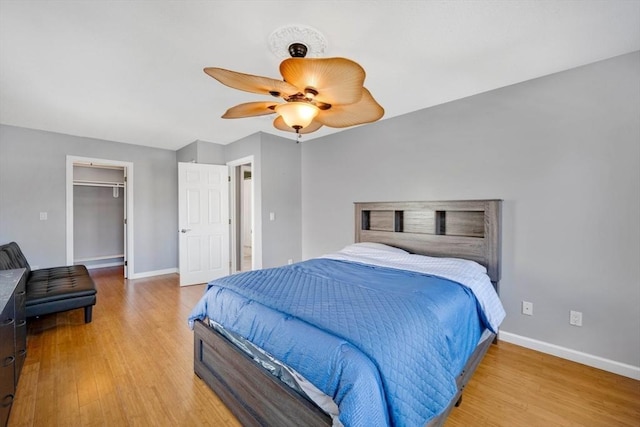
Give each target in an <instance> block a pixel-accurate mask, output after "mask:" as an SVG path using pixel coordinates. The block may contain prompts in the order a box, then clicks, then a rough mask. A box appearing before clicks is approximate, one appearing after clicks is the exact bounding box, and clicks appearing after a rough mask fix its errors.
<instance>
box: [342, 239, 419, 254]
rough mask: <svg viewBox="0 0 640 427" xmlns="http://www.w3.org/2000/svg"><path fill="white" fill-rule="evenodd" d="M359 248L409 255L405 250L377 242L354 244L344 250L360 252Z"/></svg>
mask: <svg viewBox="0 0 640 427" xmlns="http://www.w3.org/2000/svg"><path fill="white" fill-rule="evenodd" d="M358 248H367V249H378V250H380V251H385V252H392V253H397V254H408V253H409V252H407V251H405V250H404V249H400V248H396V247H395V246H389V245H385V244H383V243H376V242H360V243H353V244H351V245H348V246H346V247H345V248H344V249H343V250H345V249H346V250H352V251H354V252H357V251H358Z"/></svg>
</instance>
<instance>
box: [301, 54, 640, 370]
mask: <svg viewBox="0 0 640 427" xmlns="http://www.w3.org/2000/svg"><path fill="white" fill-rule="evenodd" d="M639 76H640V53H634V54H629V55H624V56H621V57H617V58H613V59H611V60H608V61H603V62H599V63H596V64H592V65H588V66H585V67H581V68H577V69H574V70H569V71H566V72H563V73H558V74H555V75H551V76H547V77H543V78H539V79H536V80H532V81H528V82H524V83H521V84H517V85H513V86H509V87H505V88H502V89H499V90H495V91H491V92H487V93H484V94H480V95H476V96H473V97H469V98H465V99H461V100H458V101H455V102H451V103H448V104H444V105H440V106H436V107H433V108H428V109H425V110H422V111H418V112H415V113H413V114H408V115H405V116H401V117H398V118H393V119H387V120H383V121H381V122H378V123H375V124H371V125H367V126H362V127H359V128H355V129H351V130H348V131H345V132H341V133H338V134H335V135H331V136H328V137H325V138H321V139H316V140H311V141H307V142H304V143H303V150H302V180H303V185H302V194H303V196H302V218H303V225H302V235H303V248H302V249H303V257H305V258H309V257H312V256H317V255H320V254H322V253H325V252H328V251H332V250H335V249H339V248H341V247H342V246H343V245H345V244H348V243H350V242H352V241H353V235H354V230H353V202H355V201H396V200H451V199H482V198H499V199H504V205H503V271H502V273H503V274H502V281H501V298H502V300H503V302H504V305H505V308H506V310H507V318H506V320H505V322H504V324H503V330H504V331H508V332H510V333H512V334H517V335H520V336H524V337H529V338H533V339H536V340H540V341H543V342H546V343H551V344H555V345H558V346H563V347H566V348H569V349H573V350H576V351H579V352H585V353H588V354H590V355H595V356H598V357H602V358H606V359H609V360H612V361H617V362H620V363H623V364H629V365H632V366H635V367H640V334H639V333H638V331H639V330H640V262H639V261H640V78H639ZM434 84H437V82H434ZM415 95H416V94H412V96H415ZM522 300H527V301H530V302H533V304H534V316H532V317H529V316H524V315H521V314H520V303H521V301H522ZM570 310H578V311H582V312H583V316H584V318H583V322H584V326H583V327H575V326H571V325H569V311H570Z"/></svg>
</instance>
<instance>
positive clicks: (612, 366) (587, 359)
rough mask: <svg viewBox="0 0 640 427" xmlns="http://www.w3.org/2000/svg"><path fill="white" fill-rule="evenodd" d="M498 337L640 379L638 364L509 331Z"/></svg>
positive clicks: (502, 332)
mask: <svg viewBox="0 0 640 427" xmlns="http://www.w3.org/2000/svg"><path fill="white" fill-rule="evenodd" d="M498 337H499V339H500V340H502V341H506V342H508V343H511V344H516V345H519V346H521V347H525V348H530V349H531V350H537V351H540V352H542V353H546V354H551V355H553V356H557V357H561V358H563V359H567V360H571V361H572V362H577V363H582V364H583V365H587V366H591V367H594V368H598V369H602V370H604V371H608V372H613V373H614V374H618V375H622V376H625V377H629V378H633V379H634V380H640V366H633V365H628V364H626V363H621V362H616V361H615V360H610V359H605V358H604V357H600V356H594V355H592V354H587V353H583V352H581V351H577V350H572V349H570V348H566V347H561V346H559V345H555V344H550V343H548V342H544V341H538V340H535V339H533V338H527V337H523V336H521V335H516V334H512V333H510V332H505V331H500V332H499V335H498Z"/></svg>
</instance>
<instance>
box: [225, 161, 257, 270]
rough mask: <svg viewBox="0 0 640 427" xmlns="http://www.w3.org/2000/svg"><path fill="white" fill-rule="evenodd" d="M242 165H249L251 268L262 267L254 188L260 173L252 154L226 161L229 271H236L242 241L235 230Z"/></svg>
mask: <svg viewBox="0 0 640 427" xmlns="http://www.w3.org/2000/svg"><path fill="white" fill-rule="evenodd" d="M243 165H249V166H250V167H251V230H252V233H251V269H252V270H258V269H260V268H262V222H261V221H260V217H259V216H258V215H257V214H256V212H259V204H258V203H257V200H256V194H257V193H258V192H257V191H256V188H257V187H258V185H259V183H260V174H259V170H257V166H256V163H255V159H254V156H247V157H242V158H239V159H236V160H231V161H229V162H227V166H228V167H229V176H230V177H231V179H230V183H229V184H230V188H229V208H230V214H231V215H230V218H231V234H230V239H229V240H230V242H231V248H230V249H231V255H232V256H231V272H232V273H235V272H237V271H238V257H237V251H238V248H242V242H240V241H239V239H240V235H239V233H238V232H237V227H238V223H239V222H238V217H239V215H240V214H241V213H240V212H238V202H239V201H238V197H237V194H238V189H239V186H241V185H242V181H240V182H238V178H237V177H238V171H239V170H240V167H241V166H243Z"/></svg>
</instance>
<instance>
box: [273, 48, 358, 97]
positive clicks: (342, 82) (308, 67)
mask: <svg viewBox="0 0 640 427" xmlns="http://www.w3.org/2000/svg"><path fill="white" fill-rule="evenodd" d="M280 73H281V74H282V77H284V80H285V81H287V82H288V83H291V84H292V85H294V86H296V87H297V88H298V89H299V91H300V92H302V93H304V89H306V88H307V87H309V88H312V89H315V90H316V91H317V92H318V94H317V95H316V96H315V98H314V99H315V100H317V101H320V102H326V103H328V104H332V105H334V104H353V103H355V102H358V101H359V100H360V98H361V97H362V85H363V84H364V78H365V76H366V73H365V72H364V69H363V68H362V67H361V66H360V65H358V64H357V63H356V62H353V61H351V60H350V59H346V58H289V59H285V60H284V61H282V62H281V63H280Z"/></svg>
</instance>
